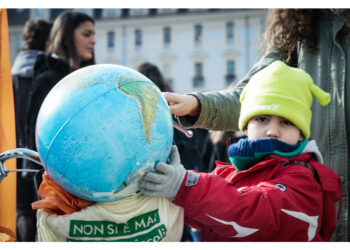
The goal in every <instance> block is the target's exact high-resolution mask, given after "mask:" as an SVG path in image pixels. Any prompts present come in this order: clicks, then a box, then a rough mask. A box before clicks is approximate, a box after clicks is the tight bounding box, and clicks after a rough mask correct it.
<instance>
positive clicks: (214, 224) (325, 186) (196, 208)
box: [140, 61, 341, 241]
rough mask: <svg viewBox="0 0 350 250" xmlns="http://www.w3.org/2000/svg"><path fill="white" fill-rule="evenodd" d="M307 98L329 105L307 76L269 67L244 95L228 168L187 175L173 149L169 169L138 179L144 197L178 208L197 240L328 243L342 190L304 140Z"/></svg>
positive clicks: (161, 168)
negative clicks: (241, 135) (167, 200)
mask: <svg viewBox="0 0 350 250" xmlns="http://www.w3.org/2000/svg"><path fill="white" fill-rule="evenodd" d="M312 95H314V96H315V97H316V98H317V100H318V101H319V102H320V103H321V105H327V104H328V103H329V101H330V95H329V94H328V93H325V92H324V91H322V90H321V89H319V88H318V87H316V85H314V83H313V81H312V79H311V77H310V76H309V75H308V74H307V73H305V72H304V71H302V70H300V69H296V68H292V67H289V66H287V65H286V64H284V63H283V62H281V61H277V62H274V63H272V64H271V65H269V66H268V67H266V68H265V69H264V70H261V71H259V72H258V73H257V74H255V75H254V77H252V79H251V80H250V82H249V83H248V84H247V86H246V87H245V89H244V90H243V92H242V94H241V97H240V101H241V113H240V119H239V128H240V130H242V131H244V133H245V134H246V135H247V137H248V138H247V139H241V140H240V141H239V142H237V143H236V144H233V145H231V146H230V147H229V150H228V154H229V158H230V161H231V162H232V163H233V165H231V164H227V163H222V162H217V167H216V169H215V170H214V171H213V172H212V173H209V174H207V173H198V172H195V171H189V170H187V171H186V170H185V169H184V168H183V166H182V165H181V163H180V158H179V155H178V153H177V149H176V148H175V147H174V148H173V150H172V153H171V157H170V164H165V163H159V164H158V165H157V166H156V170H157V171H151V172H148V173H146V174H145V175H144V176H143V178H142V179H141V181H140V186H141V192H142V193H144V194H146V195H149V196H163V197H168V198H171V199H172V200H173V203H175V204H177V205H180V206H182V207H183V208H184V209H185V223H187V224H189V225H190V226H192V227H194V228H196V229H198V230H200V231H201V240H202V241H326V240H330V237H331V235H332V233H333V232H334V230H335V227H336V221H337V218H336V216H337V215H336V203H337V202H338V201H341V188H340V180H339V178H338V176H337V175H336V174H335V173H334V172H333V171H332V170H331V169H329V168H328V167H326V166H324V165H323V164H322V156H321V154H320V152H319V150H318V149H317V146H316V143H315V141H308V140H307V139H308V138H309V136H310V123H311V111H310V107H311V104H312V99H313V97H312ZM320 126H322V124H320ZM340 205H341V204H340ZM339 214H340V209H339V211H338V215H339Z"/></svg>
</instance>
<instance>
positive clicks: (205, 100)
mask: <svg viewBox="0 0 350 250" xmlns="http://www.w3.org/2000/svg"><path fill="white" fill-rule="evenodd" d="M281 57H282V56H281V53H279V52H278V51H272V52H269V53H267V54H265V55H264V56H263V57H262V58H261V59H260V61H259V62H258V63H256V64H255V65H254V66H253V68H252V69H251V70H250V71H249V72H248V73H247V74H246V75H245V76H244V78H243V79H241V80H240V81H239V82H238V83H237V84H236V85H235V87H234V88H233V89H226V90H221V91H211V92H203V93H199V92H195V93H191V95H194V96H196V97H197V98H198V100H199V102H200V105H201V113H200V115H199V117H198V119H197V120H196V121H193V119H190V117H188V116H184V117H179V122H180V123H181V125H182V126H184V127H186V128H205V129H210V130H223V131H236V130H239V129H238V119H239V113H240V108H241V105H240V101H239V97H240V94H241V92H242V90H243V88H244V87H245V85H246V84H247V83H248V81H249V80H250V78H251V77H252V75H254V74H255V73H256V72H258V71H259V70H261V69H263V68H265V67H266V66H267V65H269V64H270V63H272V62H273V61H276V60H282V58H281Z"/></svg>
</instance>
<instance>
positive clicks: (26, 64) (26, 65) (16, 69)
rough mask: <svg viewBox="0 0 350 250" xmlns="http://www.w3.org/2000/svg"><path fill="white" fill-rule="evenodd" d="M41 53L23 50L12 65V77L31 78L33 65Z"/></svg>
mask: <svg viewBox="0 0 350 250" xmlns="http://www.w3.org/2000/svg"><path fill="white" fill-rule="evenodd" d="M41 53H43V51H40V50H25V51H21V52H20V53H19V54H18V55H17V57H16V59H15V62H14V63H13V65H12V69H11V73H12V75H18V76H20V77H33V74H34V64H35V61H36V59H37V57H38V55H39V54H41Z"/></svg>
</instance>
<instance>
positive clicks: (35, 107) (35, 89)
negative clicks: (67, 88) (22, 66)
mask: <svg viewBox="0 0 350 250" xmlns="http://www.w3.org/2000/svg"><path fill="white" fill-rule="evenodd" d="M69 73H70V67H69V65H68V63H66V62H65V61H63V60H61V59H60V58H59V57H58V56H57V55H55V54H42V55H39V56H38V58H37V60H36V63H35V66H34V81H33V85H32V87H31V89H30V92H29V97H28V104H27V113H26V129H25V131H26V139H27V140H26V141H27V147H28V148H30V149H33V150H36V145H35V125H36V119H37V117H38V113H39V110H40V107H41V104H42V103H43V101H44V99H45V97H46V96H47V94H48V93H49V92H50V90H51V89H52V88H53V87H54V86H55V85H56V83H58V82H59V81H60V80H61V79H62V78H63V77H65V76H66V75H68V74H69Z"/></svg>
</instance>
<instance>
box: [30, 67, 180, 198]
mask: <svg viewBox="0 0 350 250" xmlns="http://www.w3.org/2000/svg"><path fill="white" fill-rule="evenodd" d="M172 142H173V123H172V117H171V114H170V111H169V107H168V105H167V103H166V101H165V99H164V97H163V96H162V94H161V92H160V91H159V89H158V88H157V87H156V85H155V84H154V83H152V82H151V81H150V80H149V79H148V78H146V77H145V76H143V75H142V74H140V73H138V72H137V71H135V70H132V69H130V68H127V67H123V66H118V65H111V64H100V65H94V66H89V67H85V68H82V69H79V70H76V71H74V72H73V73H71V74H69V75H68V76H66V77H65V78H63V79H62V80H61V81H60V82H58V83H57V85H56V86H55V87H54V88H53V89H52V90H51V91H50V93H49V94H48V95H47V97H46V98H45V100H44V102H43V104H42V106H41V109H40V111H39V115H38V119H37V123H36V145H37V149H38V153H39V155H40V158H41V161H42V162H43V164H44V165H45V169H46V171H47V173H48V175H49V176H50V178H51V179H52V180H53V181H55V182H56V183H57V184H58V185H59V186H60V187H62V188H63V189H65V190H66V191H68V192H69V193H71V194H73V195H75V196H77V197H79V198H82V199H86V200H89V201H94V202H108V201H115V200H120V199H123V198H126V197H129V196H130V195H133V194H135V193H137V192H139V188H138V180H139V179H140V178H141V176H142V175H143V173H144V172H145V171H148V170H151V169H152V168H154V166H155V164H156V163H157V162H159V161H164V162H165V161H166V160H167V159H168V157H169V154H170V150H171V145H172Z"/></svg>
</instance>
